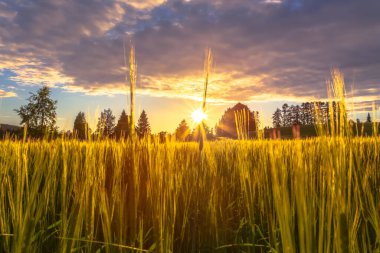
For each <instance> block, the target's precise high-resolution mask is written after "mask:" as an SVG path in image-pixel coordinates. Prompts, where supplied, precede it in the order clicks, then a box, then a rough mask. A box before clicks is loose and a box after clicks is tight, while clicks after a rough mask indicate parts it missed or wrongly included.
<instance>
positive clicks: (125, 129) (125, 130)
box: [115, 110, 130, 139]
mask: <svg viewBox="0 0 380 253" xmlns="http://www.w3.org/2000/svg"><path fill="white" fill-rule="evenodd" d="M129 123H130V122H129V117H128V115H127V114H126V113H125V110H123V111H122V112H121V115H120V118H119V120H118V121H117V125H116V127H115V135H116V138H117V139H120V138H123V137H124V138H125V137H128V136H129V134H130V125H129Z"/></svg>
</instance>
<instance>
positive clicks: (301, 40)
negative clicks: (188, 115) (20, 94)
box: [0, 0, 380, 101]
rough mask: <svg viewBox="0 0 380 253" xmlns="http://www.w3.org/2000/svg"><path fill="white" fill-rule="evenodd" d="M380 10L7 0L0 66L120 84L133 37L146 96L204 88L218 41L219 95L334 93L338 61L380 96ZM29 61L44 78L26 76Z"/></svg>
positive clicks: (304, 4) (369, 93)
mask: <svg viewBox="0 0 380 253" xmlns="http://www.w3.org/2000/svg"><path fill="white" fill-rule="evenodd" d="M379 11H380V2H379V1H373V0H362V1H355V0H348V1H343V0H303V1H301V0H298V1H294V0H284V1H261V0H255V1H242V0H216V1H206V0H192V1H178V0H169V1H166V2H163V1H162V0H161V1H153V0H151V1H146V2H144V1H133V2H129V3H128V1H121V0H98V1H90V0H81V1H74V0H70V1H63V0H53V1H44V0H33V1H26V0H25V1H10V0H9V1H8V0H7V1H3V2H2V4H1V5H0V27H1V28H0V38H1V39H0V53H1V55H2V56H0V59H1V60H2V62H6V64H5V63H3V64H2V63H0V68H11V69H12V59H18V62H17V64H15V66H16V67H14V68H13V71H14V72H16V74H18V75H19V78H18V79H17V81H19V82H23V81H24V82H26V83H29V84H31V83H33V82H36V79H37V78H41V79H42V80H44V76H47V77H49V78H50V79H52V80H53V81H52V82H51V83H53V84H54V83H66V84H67V85H66V89H71V90H80V91H86V90H87V91H96V90H97V89H99V90H103V91H104V90H106V89H109V90H112V89H114V90H117V91H118V90H120V89H121V87H123V86H124V73H123V71H124V70H123V65H124V58H123V41H124V40H125V39H127V41H128V40H132V41H133V43H134V44H135V46H136V49H137V61H138V71H139V80H140V84H139V85H140V92H141V93H145V94H146V93H148V94H149V93H150V94H152V95H160V96H162V95H166V96H182V97H196V96H198V93H199V89H200V87H201V85H202V65H203V54H204V49H205V48H208V47H211V48H212V49H213V52H214V58H215V67H214V75H213V78H214V79H213V81H212V84H213V85H214V86H212V85H211V86H210V87H212V88H211V89H210V93H211V98H214V99H215V100H218V99H219V100H233V101H235V100H240V101H242V100H254V99H267V98H271V99H284V98H285V99H286V98H292V99H296V98H297V97H299V98H300V99H306V98H310V97H325V95H326V80H327V79H328V78H329V73H330V70H331V68H332V67H337V68H340V69H341V70H342V71H343V73H345V76H346V79H347V84H348V85H349V86H350V85H351V84H355V88H356V90H357V91H356V95H357V96H361V97H362V98H363V100H365V99H366V98H368V99H369V98H370V99H375V100H376V99H378V96H376V94H377V95H378V94H379V92H378V90H376V88H377V87H378V86H379V84H380V72H379V71H378V70H379V67H380V16H379V15H378V13H379ZM1 45H2V46H1ZM12 57H13V58H12ZM27 59H33V64H28V60H27ZM28 69H29V71H30V69H34V70H35V71H34V72H32V73H37V78H34V79H30V78H27V76H28V75H26V74H25V72H27V71H28ZM39 72H41V73H45V75H44V76H41V75H38V73H39ZM27 73H28V72H27ZM60 79H61V81H60ZM46 81H48V80H46ZM53 84H52V85H53ZM374 91H375V92H374ZM374 93H375V94H374Z"/></svg>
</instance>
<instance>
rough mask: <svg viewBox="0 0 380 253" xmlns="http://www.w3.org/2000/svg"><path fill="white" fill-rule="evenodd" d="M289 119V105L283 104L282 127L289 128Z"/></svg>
mask: <svg viewBox="0 0 380 253" xmlns="http://www.w3.org/2000/svg"><path fill="white" fill-rule="evenodd" d="M290 125H291V123H290V119H289V105H288V104H286V103H285V104H283V105H282V126H284V127H287V126H290Z"/></svg>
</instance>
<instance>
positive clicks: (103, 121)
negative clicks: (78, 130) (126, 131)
mask: <svg viewBox="0 0 380 253" xmlns="http://www.w3.org/2000/svg"><path fill="white" fill-rule="evenodd" d="M114 131H115V116H113V114H112V110H111V109H109V108H108V109H107V110H104V111H103V112H101V113H100V117H99V119H98V124H97V130H96V132H97V134H98V135H99V136H102V137H111V136H112V135H113V134H114Z"/></svg>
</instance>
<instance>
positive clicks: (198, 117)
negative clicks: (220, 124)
mask: <svg viewBox="0 0 380 253" xmlns="http://www.w3.org/2000/svg"><path fill="white" fill-rule="evenodd" d="M191 117H192V118H193V121H194V122H195V123H197V124H199V123H201V122H202V121H203V120H205V119H207V114H206V113H205V112H204V111H203V110H202V109H201V108H198V109H196V110H195V111H194V112H193V114H192V115H191Z"/></svg>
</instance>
